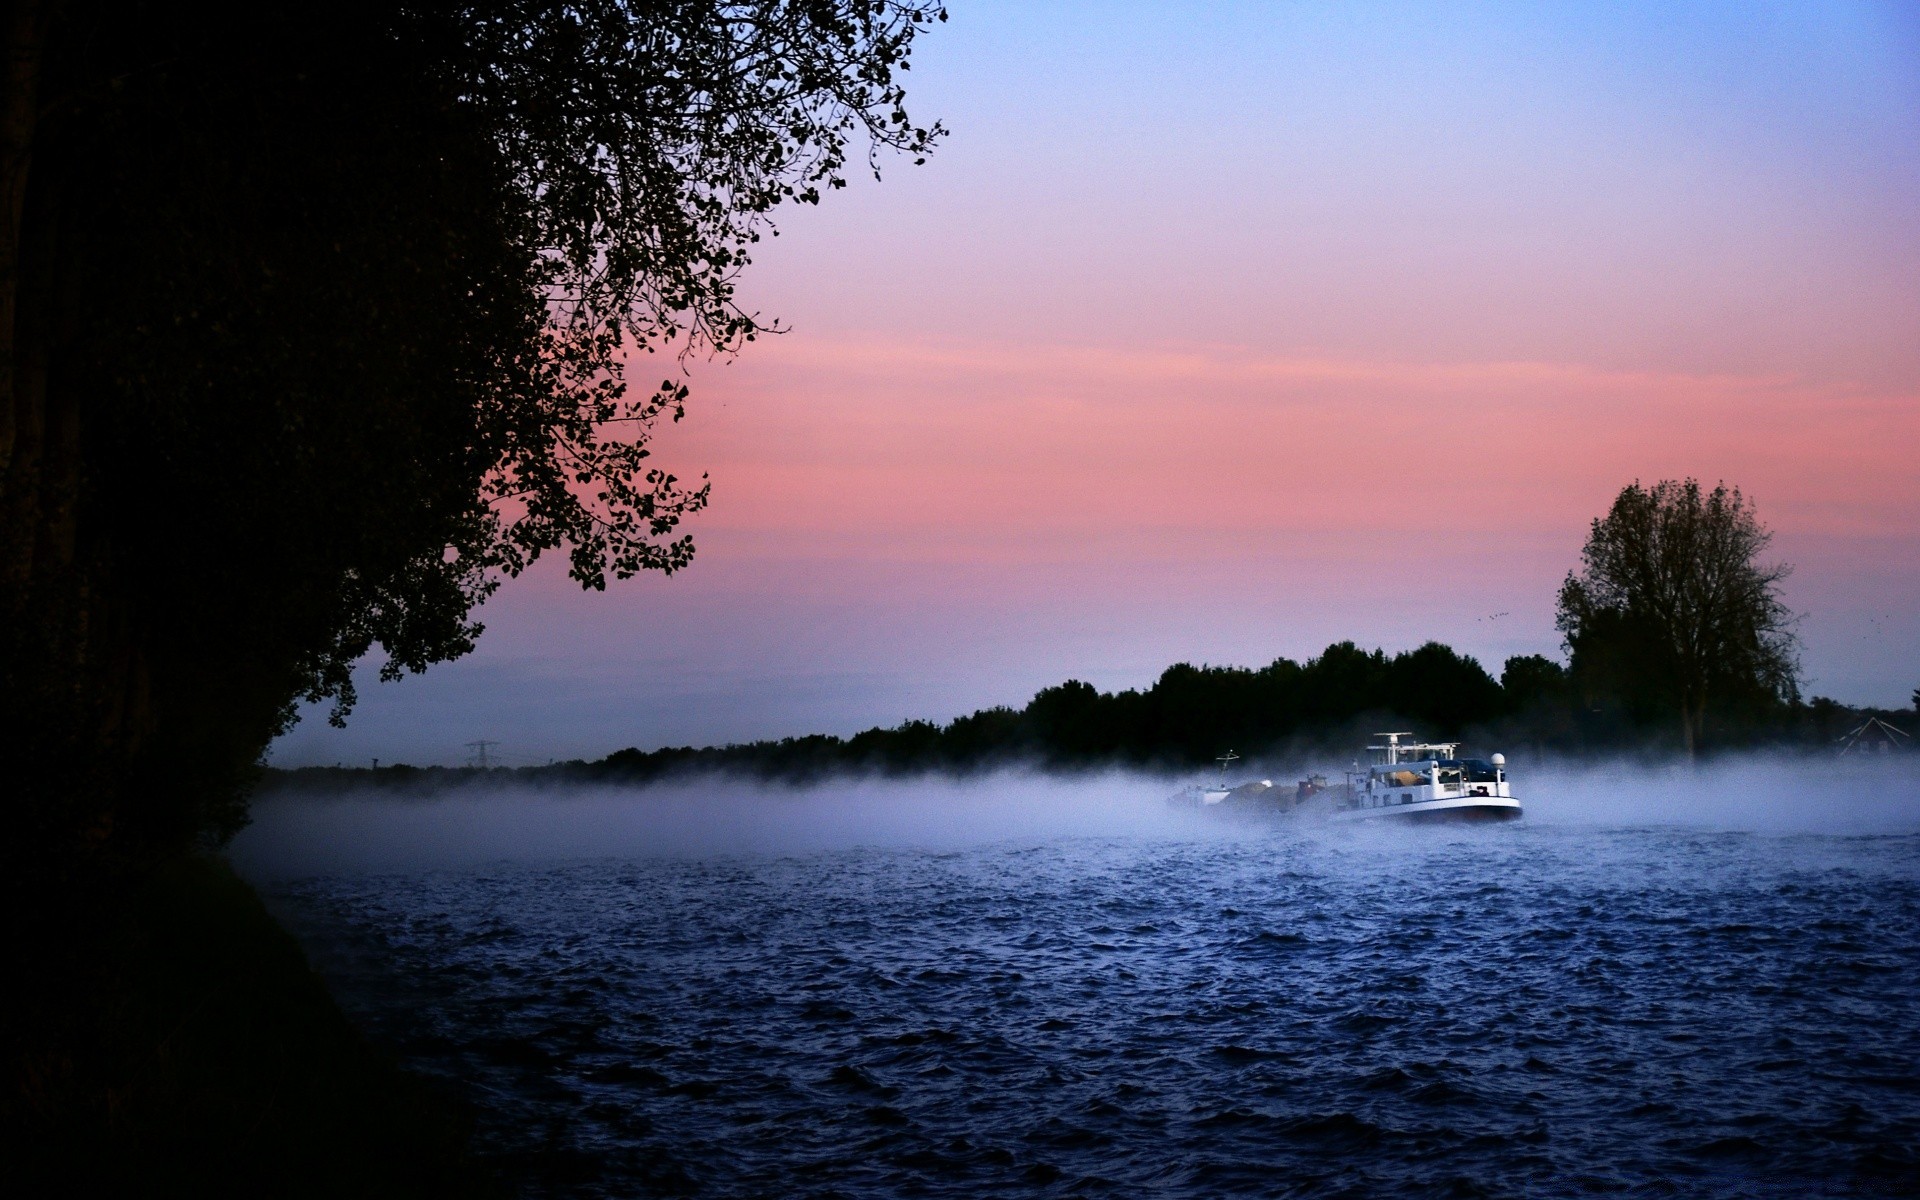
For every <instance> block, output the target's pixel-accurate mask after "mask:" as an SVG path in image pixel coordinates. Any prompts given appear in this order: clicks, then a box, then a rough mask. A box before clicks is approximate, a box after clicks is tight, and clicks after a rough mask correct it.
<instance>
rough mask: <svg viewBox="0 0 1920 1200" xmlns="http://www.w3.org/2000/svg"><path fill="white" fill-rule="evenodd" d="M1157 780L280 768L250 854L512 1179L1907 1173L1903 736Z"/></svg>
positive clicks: (1902, 1186)
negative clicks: (1885, 759) (586, 789)
mask: <svg viewBox="0 0 1920 1200" xmlns="http://www.w3.org/2000/svg"><path fill="white" fill-rule="evenodd" d="M1769 780H1771V781H1772V790H1771V791H1766V790H1764V789H1766V788H1767V787H1768V786H1769ZM1629 787H1631V788H1636V789H1638V790H1636V791H1632V792H1628V791H1626V790H1625V789H1626V788H1629ZM1167 790H1170V789H1169V788H1167V787H1166V785H1164V784H1157V783H1141V782H1138V781H1131V780H1126V779H1122V778H1112V779H1105V780H1093V781H1082V782H1080V783H1076V784H1062V783H1053V782H1049V781H1045V780H1033V779H1017V778H1011V777H1005V778H1000V779H996V780H990V781H986V782H983V783H975V784H971V785H906V784H899V785H879V784H875V785H863V786H860V787H849V788H843V789H826V790H820V791H814V792H780V791H761V790H759V789H756V788H753V787H751V786H748V785H735V784H725V783H716V784H712V785H708V786H705V787H701V788H689V789H681V790H679V791H674V790H671V789H655V790H652V791H648V792H634V793H625V794H621V793H599V794H596V795H593V796H584V797H582V796H573V797H557V796H552V795H517V794H511V793H486V794H480V795H467V796H455V797H449V798H442V799H439V800H434V801H425V802H409V803H400V802H395V801H391V800H378V799H371V798H361V799H353V800H347V801H338V800H336V801H315V800H299V799H279V800H272V801H268V802H266V803H264V804H263V805H262V806H261V809H260V812H259V820H258V822H257V824H256V826H255V828H254V829H252V830H250V831H249V832H248V833H247V834H246V835H243V838H242V839H241V841H240V842H239V843H238V844H237V845H236V847H235V851H234V854H235V859H236V862H237V863H238V864H239V865H240V867H241V869H242V870H243V871H244V872H246V873H247V874H249V875H250V876H252V877H253V878H254V879H255V880H256V881H257V882H259V884H260V885H261V887H262V889H263V891H265V892H266V893H267V894H268V896H269V898H270V901H271V903H272V904H273V905H274V906H275V907H276V909H277V911H278V912H279V913H280V914H281V915H282V916H283V918H284V919H285V920H287V922H288V923H289V924H290V925H291V926H292V927H293V928H294V929H295V931H296V933H297V934H298V935H299V936H300V937H301V939H302V941H303V942H304V943H305V945H306V946H307V947H308V950H309V953H310V955H311V956H312V958H313V961H314V963H315V965H316V967H317V968H318V969H319V970H321V972H322V973H323V974H324V975H325V976H326V977H327V978H328V980H329V982H330V984H331V985H332V986H333V988H334V990H335V992H336V994H337V995H338V996H339V997H340V998H341V1000H342V1002H343V1004H344V1005H345V1006H346V1007H347V1008H348V1010H349V1012H350V1013H351V1014H352V1015H353V1016H354V1017H355V1019H356V1020H357V1021H358V1022H359V1023H360V1024H361V1025H362V1027H363V1028H365V1029H366V1030H367V1031H368V1032H369V1033H370V1035H371V1036H373V1037H374V1038H375V1039H377V1040H379V1041H381V1042H383V1043H385V1044H387V1045H389V1046H391V1047H393V1048H394V1049H395V1050H396V1051H397V1052H398V1053H399V1054H400V1055H401V1057H402V1058H403V1060H404V1061H405V1062H406V1063H407V1064H408V1065H410V1066H412V1067H414V1068H416V1069H418V1070H420V1071H423V1072H426V1073H429V1074H433V1075H437V1076H441V1077H443V1078H445V1079H447V1080H449V1081H450V1082H451V1084H452V1085H453V1086H455V1087H457V1088H458V1089H460V1090H461V1091H462V1092H463V1094H465V1095H466V1096H467V1097H468V1098H470V1099H471V1100H472V1101H473V1103H474V1104H475V1105H476V1106H477V1109H478V1112H479V1123H480V1133H481V1140H482V1145H483V1152H484V1153H485V1154H486V1155H487V1156H488V1157H489V1158H490V1159H491V1160H492V1161H493V1162H494V1163H495V1164H496V1165H497V1166H498V1167H499V1169H500V1170H501V1172H502V1173H503V1175H504V1176H505V1177H506V1178H507V1179H508V1180H509V1181H510V1182H511V1183H512V1184H514V1185H515V1186H516V1187H517V1188H518V1189H519V1190H520V1191H521V1192H522V1193H523V1194H525V1195H529V1196H651V1195H675V1196H679V1195H686V1196H711V1197H748V1196H768V1197H774V1196H779V1197H787V1196H813V1197H829V1196H835V1197H893V1196H956V1197H958V1196H967V1197H972V1196H1036V1197H1038V1196H1046V1197H1064V1196H1194V1197H1201V1196H1236V1195H1239V1196H1378V1195H1386V1194H1395V1195H1402V1194H1404V1195H1422V1194H1430V1195H1458V1196H1560V1195H1574V1194H1582V1193H1596V1194H1614V1193H1631V1194H1641V1195H1684V1196H1759V1195H1779V1196H1787V1195H1795V1196H1798V1195H1836V1196H1842V1195H1890V1194H1908V1193H1911V1192H1913V1191H1915V1190H1916V1189H1920V787H1916V786H1915V784H1914V783H1913V782H1911V781H1910V780H1908V779H1907V778H1906V777H1905V776H1904V775H1902V774H1901V773H1899V772H1894V771H1885V770H1879V771H1874V770H1867V769H1855V770H1853V771H1851V772H1850V773H1849V772H1842V773H1839V774H1835V773H1833V772H1832V770H1831V768H1825V769H1821V768H1813V769H1808V768H1804V767H1795V766H1775V767H1768V768H1764V769H1762V768H1758V767H1755V768H1750V769H1747V770H1746V772H1745V773H1744V774H1740V773H1736V774H1735V775H1733V776H1730V777H1729V776H1719V777H1713V778H1708V777H1704V776H1693V775H1688V774H1686V773H1674V772H1668V773H1664V774H1659V775H1657V776H1654V775H1647V776H1636V775H1629V774H1625V773H1617V772H1593V773H1587V774H1583V775H1580V776H1567V777H1564V778H1561V779H1559V780H1557V781H1549V780H1546V779H1544V778H1543V779H1541V780H1540V781H1538V782H1537V785H1536V787H1535V789H1534V791H1533V792H1532V793H1531V794H1529V793H1527V792H1526V790H1525V789H1524V788H1523V789H1522V791H1523V796H1529V797H1530V798H1529V816H1528V819H1527V820H1526V821H1524V822H1522V823H1520V824H1518V825H1512V826H1503V827H1498V828H1444V827H1441V828H1435V827H1423V828H1417V829H1404V830H1400V829H1395V830H1380V829H1372V828H1362V829H1352V828H1347V827H1338V828H1328V827H1324V826H1321V825H1317V824H1313V823H1289V822H1286V821H1270V822H1267V823H1257V822H1253V823H1242V822H1231V821H1226V822H1222V821H1208V820H1205V819H1203V815H1202V814H1191V813H1172V812H1169V811H1167V810H1166V809H1165V808H1164V806H1162V805H1161V804H1160V802H1159V800H1160V797H1161V796H1162V795H1163V794H1164V793H1165V792H1166V791H1167Z"/></svg>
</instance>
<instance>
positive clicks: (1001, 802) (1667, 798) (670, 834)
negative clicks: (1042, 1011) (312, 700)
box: [231, 758, 1920, 879]
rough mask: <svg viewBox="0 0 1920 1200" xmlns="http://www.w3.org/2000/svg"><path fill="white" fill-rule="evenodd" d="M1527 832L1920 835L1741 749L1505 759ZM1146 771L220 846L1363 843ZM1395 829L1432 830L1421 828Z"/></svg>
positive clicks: (529, 809) (1883, 785) (559, 794)
mask: <svg viewBox="0 0 1920 1200" xmlns="http://www.w3.org/2000/svg"><path fill="white" fill-rule="evenodd" d="M1515 771H1516V775H1515V780H1514V786H1515V791H1516V793H1517V794H1518V795H1519V796H1520V798H1521V801H1522V803H1523V804H1524V805H1525V806H1526V823H1527V824H1528V825H1530V826H1547V827H1562V828H1567V829H1580V828H1623V827H1645V826H1673V827H1684V828H1697V829H1714V830H1726V831H1745V832H1752V833H1758V834H1768V835H1794V834H1835V835H1860V834H1906V833H1920V763H1915V762H1913V761H1912V760H1904V759H1881V760H1854V761H1848V760H1837V761H1836V760H1817V761H1816V760H1806V759H1775V758H1758V759H1750V760H1741V761H1737V762H1721V763H1715V764H1711V765H1705V766H1698V767H1695V766H1689V765H1686V764H1674V765H1670V766H1664V767H1648V766H1645V765H1637V764H1636V765H1625V764H1612V765H1600V766H1595V765H1582V766H1555V767H1535V768H1531V769H1530V768H1528V767H1527V765H1526V764H1524V763H1516V764H1515ZM1172 790H1173V786H1172V785H1171V784H1169V782H1168V781H1167V780H1165V779H1164V778H1153V777H1145V776H1139V775H1133V774H1129V773H1125V772H1112V773H1107V774H1102V775H1095V776H1082V777H1073V778H1061V777H1052V776H1045V775H1038V774H1032V773H1013V772H1008V773H1001V774H996V775H991V776H986V777H977V778H972V779H966V780H955V779H946V778H938V779H925V778H923V779H906V780H901V779H874V780H860V781H842V782H837V783H828V784H821V785H817V786H812V787H804V788H795V787H787V786H782V785H775V784H767V783H762V782H757V781H749V780H740V779H732V778H725V777H716V778H710V779H704V780H690V781H683V782H678V783H673V784H657V785H654V786H651V787H645V788H622V787H581V788H552V789H533V788H510V787H499V786H495V785H492V784H490V783H488V784H476V785H468V786H465V787H458V788H452V789H449V790H447V791H446V792H444V793H441V794H439V795H437V796H433V797H428V798H424V799H422V798H399V797H396V796H394V795H393V794H392V793H391V792H382V791H373V790H369V791H366V792H361V793H348V794H346V795H339V796H325V797H322V796H303V795H299V794H281V795H275V796H269V797H266V798H263V799H262V800H260V801H259V802H257V803H256V805H255V808H254V823H253V825H252V826H251V827H250V828H249V829H247V830H246V831H244V832H243V833H242V834H241V835H240V836H239V838H237V839H236V840H235V842H234V844H233V846H232V849H231V856H232V858H233V861H234V864H235V866H236V867H238V868H239V869H240V870H241V871H242V872H243V873H244V874H247V875H249V876H252V877H254V878H267V879H273V878H291V877H299V876H306V875H327V874H338V873H342V872H396V871H414V870H434V869H446V868H455V867H461V866H471V865H477V864H481V863H488V862H496V861H511V862H521V863H539V862H560V861H567V860H574V859H581V858H604V857H628V858H632V857H657V856H686V857H705V856H717V855H731V854H750V855H761V854H810V853H817V852H820V851H826V850H835V849H845V848H851V847H856V846H872V847H889V848H920V849H926V850H928V851H933V852H938V851H942V850H952V849H959V848H963V847H967V846H976V845H982V844H989V843H995V842H1002V841H1026V842H1048V841H1055V840H1059V839H1065V838H1075V837H1137V838H1146V839H1169V838H1170V839H1181V838H1214V837H1247V836H1259V835H1260V834H1261V832H1262V831H1264V830H1271V829H1273V828H1275V827H1280V828H1286V829H1290V830H1295V831H1298V832H1299V833H1301V834H1303V835H1309V836H1317V837H1327V838H1339V837H1356V836H1374V833H1373V831H1371V830H1359V829H1355V828H1354V827H1351V826H1332V827H1329V826H1327V825H1325V824H1324V823H1323V822H1321V821H1320V820H1318V819H1317V818H1316V817H1314V816H1311V815H1300V816H1292V817H1289V816H1279V815H1274V816H1263V817H1247V816H1238V817H1236V816H1229V815H1226V814H1221V813H1217V812H1194V811H1191V810H1180V809H1174V808H1170V807H1169V806H1168V805H1167V804H1166V803H1165V801H1166V798H1167V796H1168V793H1169V792H1170V791H1172ZM1407 833H1408V835H1409V836H1419V837H1433V836H1440V837H1444V836H1446V835H1445V834H1444V833H1443V832H1440V831H1436V830H1435V829H1433V828H1432V827H1420V828H1419V829H1417V830H1409V831H1407Z"/></svg>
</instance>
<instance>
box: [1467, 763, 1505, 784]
mask: <svg viewBox="0 0 1920 1200" xmlns="http://www.w3.org/2000/svg"><path fill="white" fill-rule="evenodd" d="M1466 768H1467V782H1468V783H1493V782H1495V781H1496V780H1497V779H1498V778H1499V776H1498V775H1496V774H1495V773H1494V769H1493V764H1492V763H1490V762H1487V761H1486V760H1484V759H1479V758H1469V759H1468V760H1467V761H1466Z"/></svg>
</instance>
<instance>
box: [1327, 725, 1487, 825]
mask: <svg viewBox="0 0 1920 1200" xmlns="http://www.w3.org/2000/svg"><path fill="white" fill-rule="evenodd" d="M1376 736H1378V737H1381V738H1385V739H1386V741H1385V742H1384V743H1383V744H1381V745H1378V746H1368V747H1367V753H1368V755H1369V757H1370V758H1371V759H1372V762H1371V764H1370V765H1369V766H1368V767H1367V768H1366V769H1365V770H1364V771H1363V770H1361V769H1360V767H1359V764H1357V763H1356V764H1355V765H1354V769H1353V770H1351V771H1349V772H1348V773H1347V784H1346V786H1345V787H1343V788H1339V789H1332V792H1333V811H1332V812H1330V813H1329V814H1328V817H1329V819H1330V820H1334V821H1375V820H1385V821H1407V822H1420V821H1511V820H1513V819H1515V818H1516V817H1518V816H1519V815H1520V801H1518V800H1517V799H1515V798H1514V795H1513V787H1512V785H1511V784H1510V783H1509V782H1508V781H1507V759H1506V756H1505V755H1502V754H1496V755H1494V756H1493V757H1492V758H1490V759H1478V758H1460V757H1459V756H1458V754H1457V753H1456V752H1457V751H1458V750H1459V749H1460V743H1459V742H1402V741H1401V740H1400V739H1401V738H1410V737H1412V736H1413V735H1412V734H1411V733H1406V732H1400V733H1382V734H1377V735H1376Z"/></svg>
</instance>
